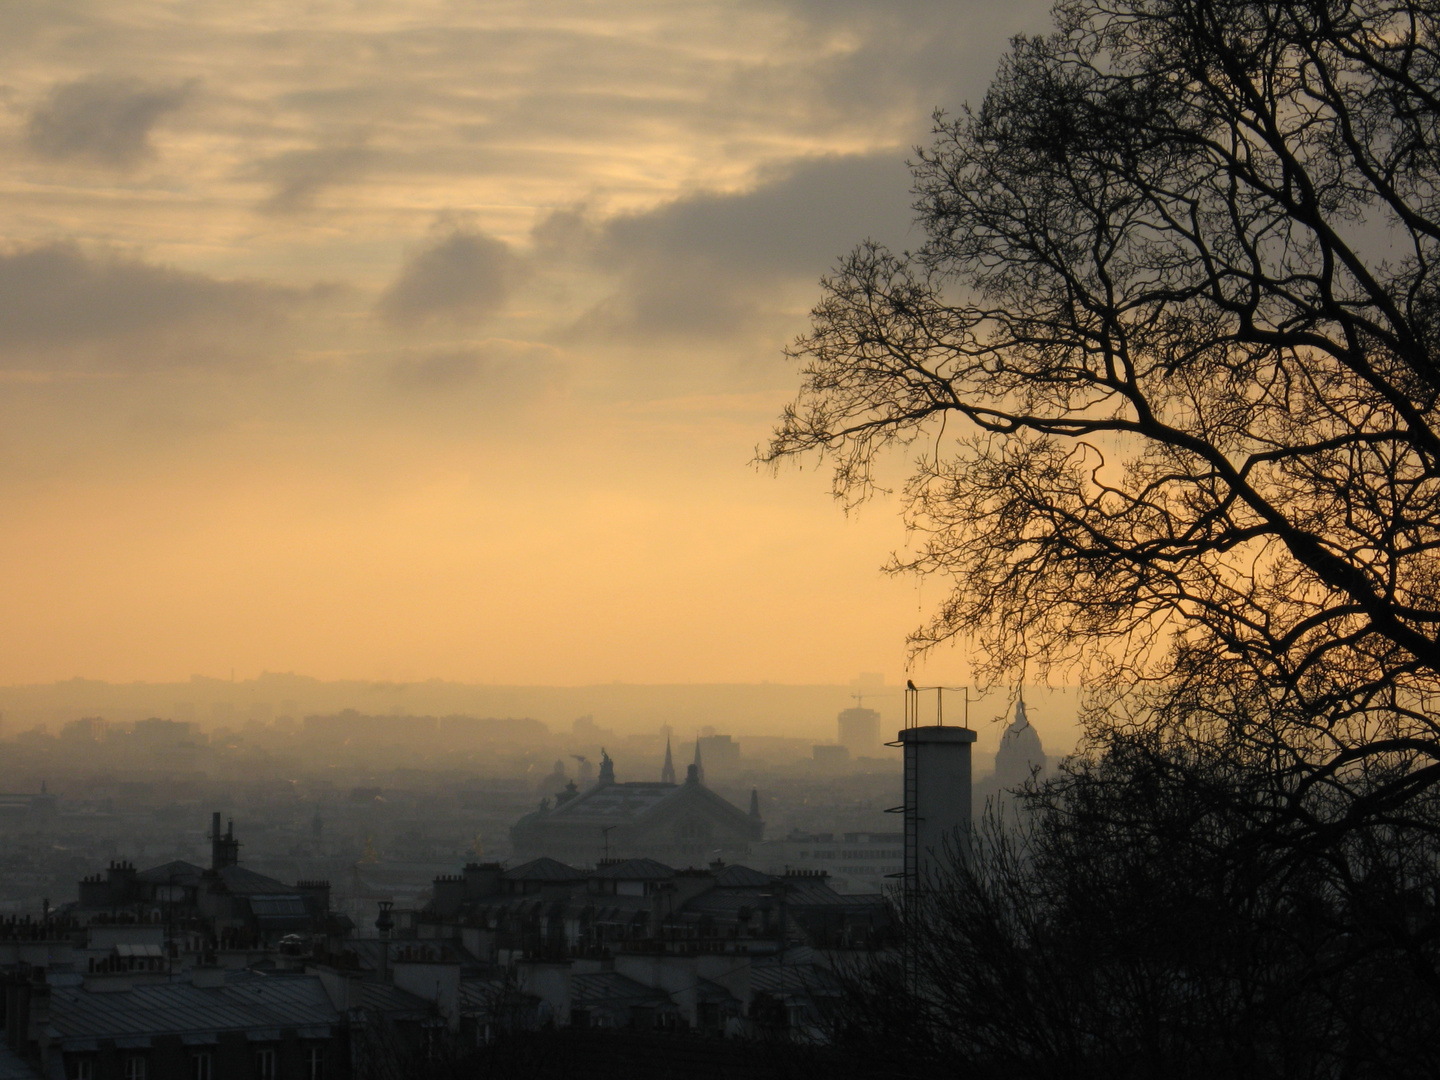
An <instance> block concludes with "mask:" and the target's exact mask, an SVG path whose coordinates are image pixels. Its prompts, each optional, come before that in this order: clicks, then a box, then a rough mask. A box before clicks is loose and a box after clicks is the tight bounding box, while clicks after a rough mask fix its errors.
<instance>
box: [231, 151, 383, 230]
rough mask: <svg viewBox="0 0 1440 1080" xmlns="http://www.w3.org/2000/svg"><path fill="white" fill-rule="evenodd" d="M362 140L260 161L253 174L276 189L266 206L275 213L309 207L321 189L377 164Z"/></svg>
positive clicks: (339, 182)
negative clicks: (362, 143) (361, 142)
mask: <svg viewBox="0 0 1440 1080" xmlns="http://www.w3.org/2000/svg"><path fill="white" fill-rule="evenodd" d="M375 158H376V155H375V154H374V152H373V151H371V150H369V149H368V148H366V147H365V146H363V145H361V144H360V143H349V144H345V145H337V146H322V147H317V148H315V149H310V150H290V151H287V152H285V153H282V154H277V155H275V156H274V157H271V158H266V159H265V160H263V161H260V162H257V163H256V165H255V166H254V167H253V168H252V169H251V170H250V175H251V176H253V177H255V178H257V179H260V180H263V181H265V182H266V183H268V184H271V185H272V186H273V188H274V190H273V191H272V193H271V195H270V197H269V198H268V199H266V200H265V203H264V204H263V209H265V210H266V211H268V212H269V213H273V214H292V213H297V212H299V211H303V210H309V209H310V208H311V207H312V206H314V204H315V198H316V196H317V195H319V193H320V192H321V191H323V190H324V189H325V188H328V187H334V186H335V185H337V184H343V183H346V182H348V181H351V180H354V179H356V178H357V177H359V176H360V175H362V174H363V173H364V172H366V171H367V170H368V169H369V168H371V167H372V166H373V165H374V163H375Z"/></svg>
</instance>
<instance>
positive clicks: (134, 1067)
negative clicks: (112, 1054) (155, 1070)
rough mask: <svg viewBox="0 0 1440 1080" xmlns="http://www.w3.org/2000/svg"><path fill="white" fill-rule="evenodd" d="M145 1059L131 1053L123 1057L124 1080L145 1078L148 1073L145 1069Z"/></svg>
mask: <svg viewBox="0 0 1440 1080" xmlns="http://www.w3.org/2000/svg"><path fill="white" fill-rule="evenodd" d="M145 1066H146V1061H145V1059H144V1058H143V1057H141V1056H140V1055H139V1054H131V1055H130V1056H129V1057H127V1058H126V1059H125V1080H145V1078H146V1076H148V1075H149V1073H148V1072H147V1071H146V1068H145Z"/></svg>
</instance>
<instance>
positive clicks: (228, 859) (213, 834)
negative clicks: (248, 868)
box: [210, 810, 240, 870]
mask: <svg viewBox="0 0 1440 1080" xmlns="http://www.w3.org/2000/svg"><path fill="white" fill-rule="evenodd" d="M239 861H240V841H239V840H236V839H235V819H234V818H231V819H230V828H229V829H228V830H227V831H226V832H225V833H224V834H223V835H222V834H221V832H220V811H219V810H216V811H215V813H214V814H212V815H211V816H210V869H212V870H223V869H225V867H227V866H234V865H235V864H236V863H238V862H239Z"/></svg>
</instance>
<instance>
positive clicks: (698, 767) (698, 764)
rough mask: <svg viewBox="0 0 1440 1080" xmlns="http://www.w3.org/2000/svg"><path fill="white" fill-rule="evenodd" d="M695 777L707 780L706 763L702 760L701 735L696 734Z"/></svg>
mask: <svg viewBox="0 0 1440 1080" xmlns="http://www.w3.org/2000/svg"><path fill="white" fill-rule="evenodd" d="M695 779H696V780H699V781H700V783H702V784H703V783H704V782H705V763H704V762H702V761H701V760H700V736H699V735H696V736H695Z"/></svg>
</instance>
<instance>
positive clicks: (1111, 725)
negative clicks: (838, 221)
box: [762, 0, 1440, 846]
mask: <svg viewBox="0 0 1440 1080" xmlns="http://www.w3.org/2000/svg"><path fill="white" fill-rule="evenodd" d="M1056 20H1057V22H1056V30H1055V32H1054V33H1053V34H1051V35H1050V36H1047V37H1022V38H1017V39H1016V40H1015V42H1014V43H1013V47H1012V50H1011V52H1010V53H1009V55H1008V56H1006V57H1005V58H1004V60H1003V62H1002V63H1001V65H1000V68H999V71H998V74H997V75H996V77H995V80H994V82H993V84H992V86H991V88H990V91H989V93H988V94H987V96H986V98H985V100H984V102H983V104H982V105H980V106H979V107H978V109H974V110H970V109H966V110H964V111H962V112H961V113H959V114H958V115H955V116H953V117H951V116H945V115H939V116H937V124H936V129H935V137H934V142H933V143H932V145H931V146H930V147H929V148H928V149H924V150H921V151H919V156H918V158H917V160H916V161H915V163H914V166H913V168H914V176H915V192H916V196H917V203H916V208H917V212H918V218H919V222H920V224H921V226H923V229H924V235H925V240H924V243H923V245H922V246H920V247H919V249H918V250H917V251H915V252H913V253H905V254H896V253H893V252H891V251H888V250H886V249H884V248H882V247H879V246H877V245H874V244H864V245H862V246H861V247H859V248H858V249H857V250H856V251H854V252H853V253H852V254H851V255H850V256H849V257H848V258H846V259H845V260H844V261H843V263H842V264H841V265H840V266H839V267H838V269H837V270H836V272H835V273H834V274H833V275H831V276H830V277H829V278H827V279H826V281H825V282H824V289H825V295H824V298H823V300H822V301H821V303H820V304H819V305H818V306H817V307H816V308H815V310H814V313H813V322H812V329H811V331H810V333H809V334H808V335H807V336H805V337H803V338H802V339H801V340H800V341H799V342H798V343H797V344H796V346H795V347H794V349H793V350H792V352H793V355H794V356H795V358H796V359H798V360H799V361H800V363H801V365H802V368H803V385H802V389H801V391H800V393H799V396H798V398H797V399H796V400H795V401H794V402H793V403H792V404H791V406H790V407H789V408H788V409H787V410H786V412H785V414H784V417H783V419H782V421H781V423H780V425H779V427H778V429H777V431H776V433H775V435H774V438H773V440H772V442H771V443H770V444H769V446H768V448H767V449H766V450H765V451H763V453H762V458H763V459H764V460H767V461H769V462H772V463H773V462H779V461H781V460H783V459H787V458H792V457H798V456H804V455H806V454H809V453H812V452H818V453H819V454H820V455H822V456H823V457H824V458H825V459H827V460H828V461H830V462H831V463H832V464H833V465H834V467H835V474H834V475H835V480H834V483H835V490H836V493H837V494H838V495H839V496H841V497H843V498H844V499H846V500H850V501H854V500H859V499H863V498H865V497H867V496H868V495H869V494H870V493H871V491H872V488H873V486H874V484H875V476H876V471H875V470H876V465H877V462H878V461H879V459H880V458H881V456H882V454H883V453H884V452H885V451H886V450H887V448H892V447H895V446H901V447H909V448H911V450H912V451H918V453H917V455H916V458H915V467H914V470H913V472H912V474H911V475H910V477H909V480H908V483H907V484H906V485H905V488H904V498H905V505H906V507H907V519H908V523H909V524H910V526H912V527H913V529H914V530H915V531H916V534H917V536H918V538H919V539H918V542H917V544H916V545H915V546H914V548H913V551H912V553H911V554H909V555H905V556H902V557H899V558H898V559H897V561H896V568H897V569H904V570H913V571H918V572H919V573H921V574H926V575H930V576H931V577H933V578H939V579H943V580H945V581H946V582H947V583H948V586H949V591H948V595H947V596H946V597H945V599H944V600H943V601H942V602H941V603H940V604H939V605H938V607H937V609H936V610H935V612H934V613H933V618H932V619H931V620H930V621H929V623H928V625H926V626H925V627H924V628H923V629H922V630H920V631H918V632H917V634H916V636H915V639H914V642H915V645H916V646H917V647H919V648H921V649H923V648H927V647H931V646H934V645H936V644H938V643H943V642H948V641H951V640H952V639H956V638H962V637H963V638H973V641H974V644H975V647H976V648H977V650H978V655H979V657H980V660H981V673H982V675H984V676H987V677H991V678H996V679H1014V678H1017V677H1018V676H1019V675H1020V673H1021V672H1023V671H1025V670H1027V669H1028V670H1030V671H1034V670H1036V669H1037V668H1038V669H1040V670H1042V671H1043V670H1047V669H1050V668H1053V667H1055V666H1057V665H1058V666H1059V667H1061V668H1064V669H1068V670H1071V671H1075V670H1078V671H1079V672H1080V673H1081V674H1082V675H1083V676H1084V677H1085V679H1086V680H1087V682H1088V684H1089V685H1090V686H1091V687H1092V689H1095V690H1096V691H1097V692H1098V693H1099V694H1100V695H1101V696H1100V699H1099V700H1098V701H1097V702H1096V707H1095V708H1093V709H1091V710H1090V712H1089V713H1088V723H1089V725H1090V728H1089V733H1090V736H1091V738H1092V740H1099V742H1100V743H1104V741H1105V740H1106V739H1108V738H1110V737H1112V736H1115V735H1117V734H1120V733H1124V732H1126V731H1130V732H1135V733H1144V734H1146V736H1147V737H1148V735H1150V734H1154V733H1161V735H1162V736H1163V738H1161V740H1160V742H1158V743H1148V742H1146V741H1145V740H1144V739H1140V740H1139V741H1137V742H1136V744H1135V745H1136V746H1150V747H1151V748H1152V749H1153V751H1154V753H1155V755H1156V756H1155V763H1156V767H1157V768H1162V769H1163V768H1166V767H1168V764H1167V763H1171V762H1175V761H1190V760H1193V758H1192V757H1187V753H1189V751H1193V752H1194V753H1195V754H1200V755H1204V754H1214V753H1219V754H1222V755H1223V756H1224V757H1225V760H1227V761H1233V762H1239V763H1241V764H1242V765H1244V766H1245V767H1259V768H1261V769H1262V771H1263V775H1264V777H1265V778H1266V783H1264V784H1259V785H1254V784H1248V785H1242V786H1239V787H1236V788H1234V791H1235V793H1236V794H1235V797H1236V798H1237V799H1241V800H1243V801H1245V803H1246V806H1247V807H1248V810H1247V809H1246V807H1241V808H1240V809H1241V810H1243V811H1245V812H1246V813H1250V812H1252V811H1253V814H1252V816H1251V817H1249V818H1247V819H1246V820H1247V821H1251V822H1252V823H1253V822H1263V825H1264V827H1265V828H1266V829H1269V830H1271V831H1272V832H1274V834H1275V835H1276V836H1283V837H1284V839H1285V842H1286V843H1288V844H1292V845H1300V846H1304V845H1315V844H1318V845H1321V846H1324V845H1326V844H1329V843H1331V842H1332V841H1333V840H1334V838H1335V837H1336V836H1337V835H1339V834H1341V833H1344V832H1345V831H1346V830H1349V829H1353V828H1359V827H1361V826H1362V824H1363V823H1366V822H1375V821H1393V822H1398V823H1400V824H1405V825H1416V824H1419V825H1424V824H1426V823H1427V822H1429V821H1430V818H1429V817H1428V816H1424V817H1423V819H1415V820H1413V821H1412V820H1410V819H1408V818H1406V815H1407V814H1409V813H1410V812H1411V811H1412V810H1413V809H1414V808H1416V807H1418V806H1420V805H1421V801H1423V800H1421V801H1417V799H1416V795H1417V793H1419V792H1421V791H1424V790H1425V789H1427V788H1429V787H1430V786H1431V785H1432V784H1434V783H1435V781H1436V780H1437V779H1440V740H1437V738H1436V735H1437V722H1436V718H1435V716H1434V714H1433V712H1432V711H1431V709H1430V707H1429V702H1430V695H1431V694H1432V693H1434V692H1435V691H1436V689H1437V677H1440V637H1437V633H1440V588H1437V586H1440V430H1437V411H1436V400H1437V391H1440V269H1437V260H1440V127H1437V125H1440V40H1437V30H1440V5H1436V4H1434V3H1416V2H1408V3H1407V2H1386V0H1292V2H1281V3H1253V2H1246V0H1062V2H1061V3H1060V4H1059V5H1058V7H1057V8H1056ZM1186 748H1189V750H1188V751H1187V749H1186Z"/></svg>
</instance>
